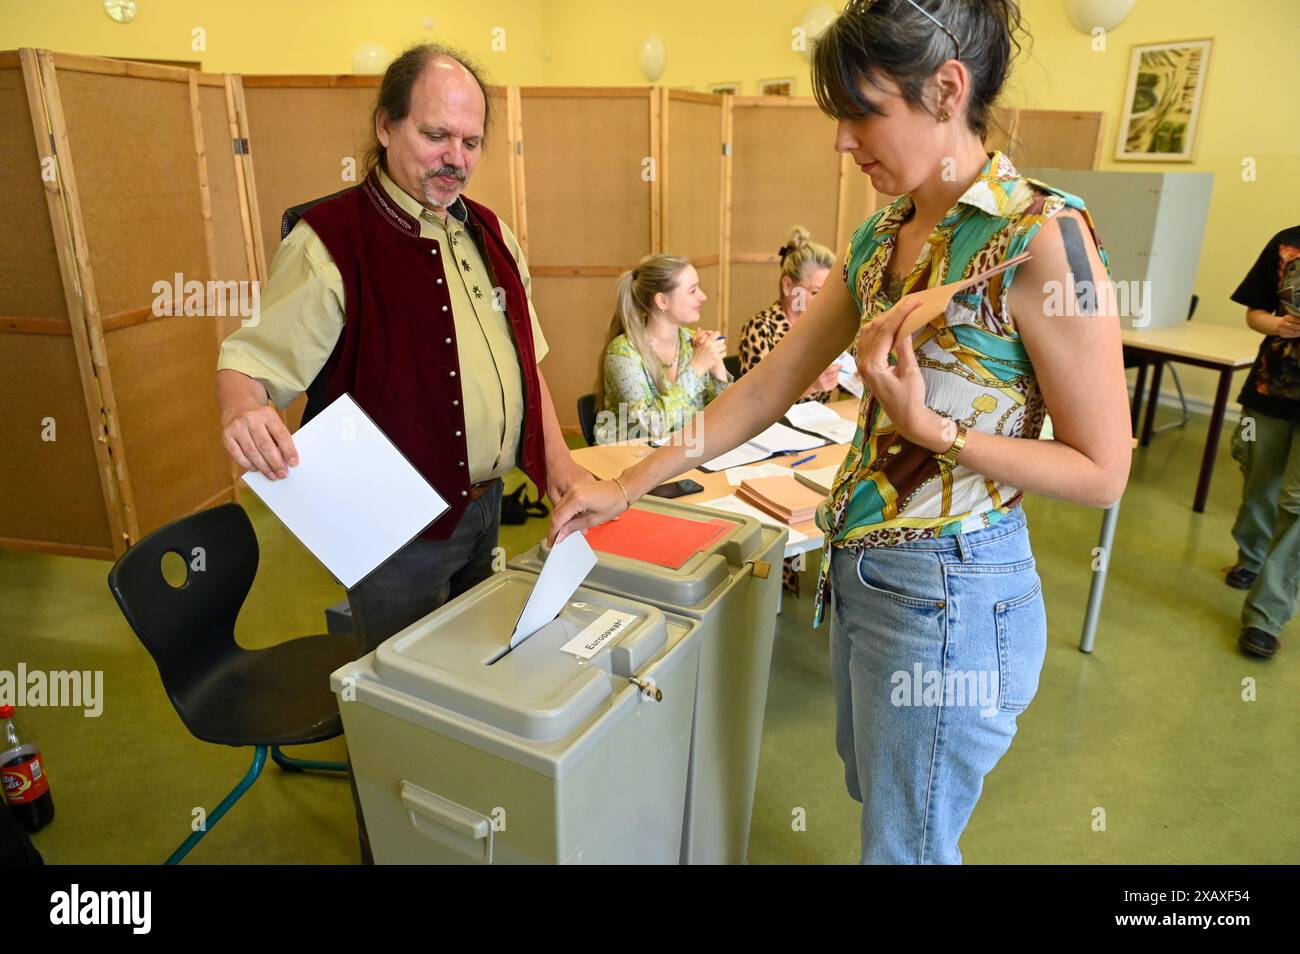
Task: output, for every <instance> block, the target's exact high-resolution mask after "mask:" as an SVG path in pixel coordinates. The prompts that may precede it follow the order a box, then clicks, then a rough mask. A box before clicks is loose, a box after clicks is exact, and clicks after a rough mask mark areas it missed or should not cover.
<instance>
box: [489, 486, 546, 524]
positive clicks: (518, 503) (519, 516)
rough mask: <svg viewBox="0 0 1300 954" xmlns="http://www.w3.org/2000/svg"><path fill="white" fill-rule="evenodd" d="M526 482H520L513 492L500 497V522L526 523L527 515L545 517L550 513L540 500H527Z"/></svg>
mask: <svg viewBox="0 0 1300 954" xmlns="http://www.w3.org/2000/svg"><path fill="white" fill-rule="evenodd" d="M527 490H528V485H527V484H520V485H519V486H518V487H516V488H515V490H514V492H513V493H509V494H505V495H503V496H502V497H501V522H502V523H508V524H515V525H518V524H521V523H527V522H528V518H529V517H545V516H548V515H549V514H550V510H548V509H547V507H546V504H544V503H542V502H541V500H529V499H528V496H527V494H526V493H525V491H527Z"/></svg>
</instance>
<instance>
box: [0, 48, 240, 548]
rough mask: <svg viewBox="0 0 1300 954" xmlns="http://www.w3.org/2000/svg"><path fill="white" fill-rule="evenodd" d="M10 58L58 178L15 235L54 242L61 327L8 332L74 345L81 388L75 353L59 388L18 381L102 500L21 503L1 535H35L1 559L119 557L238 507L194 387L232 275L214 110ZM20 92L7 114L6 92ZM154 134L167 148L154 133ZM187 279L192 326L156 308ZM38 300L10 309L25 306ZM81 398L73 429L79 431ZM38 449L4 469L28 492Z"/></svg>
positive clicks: (47, 61)
mask: <svg viewBox="0 0 1300 954" xmlns="http://www.w3.org/2000/svg"><path fill="white" fill-rule="evenodd" d="M0 57H3V59H2V60H0V65H5V66H8V68H9V69H11V70H12V69H14V68H15V67H17V68H20V69H21V71H22V76H23V82H24V86H25V94H26V96H25V98H26V105H27V109H26V115H27V118H28V119H29V120H30V123H31V126H32V131H33V140H32V141H33V142H34V144H35V146H36V152H35V158H36V160H37V162H38V164H39V167H40V168H41V170H43V171H44V170H50V174H49V175H47V176H43V177H39V181H41V182H42V185H43V189H44V192H45V199H46V203H45V204H46V219H45V222H44V223H43V224H42V223H39V222H36V221H31V222H27V223H15V224H16V225H17V227H18V228H19V229H20V230H23V229H25V230H26V231H27V232H28V233H29V234H31V235H34V236H35V237H36V238H37V239H38V240H39V238H40V236H41V235H48V236H49V237H50V239H51V241H52V244H53V248H54V251H55V253H56V257H57V264H58V273H59V276H60V282H61V285H62V288H63V303H62V308H60V309H58V310H59V311H61V312H62V314H61V315H60V316H58V317H57V318H56V317H51V316H48V315H31V314H28V315H26V316H24V317H23V318H22V320H15V321H6V322H3V327H4V331H5V332H6V334H28V335H53V336H57V337H60V338H62V337H66V338H68V339H70V341H71V343H72V345H73V352H74V354H73V356H71V357H72V358H73V363H74V364H75V379H73V378H70V377H69V376H68V374H70V373H72V364H70V363H69V362H68V361H67V360H66V357H67V356H65V359H63V360H62V361H61V362H56V363H57V364H58V366H59V367H60V368H62V369H63V372H64V373H62V374H59V375H53V376H51V375H50V374H49V368H47V367H40V366H39V365H34V366H31V367H28V368H24V367H22V366H21V365H19V364H14V365H12V366H11V367H10V368H9V369H8V372H7V376H9V377H10V378H11V380H13V381H15V382H16V383H17V386H18V387H21V388H22V389H23V390H24V391H25V393H26V394H28V395H30V396H32V399H33V400H36V401H38V402H46V403H47V404H48V406H50V407H51V408H57V409H59V414H58V415H55V416H52V417H51V418H50V419H51V420H52V421H54V422H55V423H56V424H57V426H58V427H60V428H62V429H63V431H64V433H65V434H66V435H67V436H68V439H69V440H72V441H74V443H78V442H80V441H81V440H85V441H86V442H87V443H88V444H89V446H90V448H93V459H94V461H95V467H96V473H97V475H98V479H97V484H98V486H97V490H98V494H94V495H92V494H91V493H90V492H89V490H88V488H87V487H85V486H84V480H83V481H82V486H80V488H79V489H80V491H81V492H80V494H79V496H78V499H77V500H75V501H72V502H69V501H65V500H63V498H62V496H61V494H62V493H63V490H64V488H63V487H62V486H61V482H60V481H57V480H56V481H51V482H47V483H46V484H45V485H44V486H41V487H31V486H28V487H26V488H25V489H24V490H22V491H21V492H19V493H18V494H17V497H16V499H15V500H14V502H13V503H12V504H10V505H11V506H23V507H25V508H26V511H25V512H24V513H10V514H9V518H10V519H8V520H6V523H7V524H10V525H14V524H17V525H21V526H22V527H23V529H21V530H20V531H19V532H17V533H16V534H9V533H6V534H5V535H4V536H3V538H0V546H4V547H6V548H9V549H20V550H36V551H40V552H50V553H64V554H71V555H78V556H94V557H114V556H117V555H120V554H121V553H122V552H124V551H125V549H126V548H127V547H128V546H129V545H130V544H132V543H134V542H135V541H136V540H138V539H140V537H141V536H143V535H144V534H145V533H148V532H149V531H151V530H153V529H155V528H156V527H158V526H161V525H162V524H164V523H167V522H169V521H170V520H173V519H175V518H177V517H180V516H183V515H184V514H186V513H189V512H192V511H193V510H196V509H201V508H203V507H208V506H212V505H213V504H216V503H219V502H221V501H223V500H229V499H232V498H233V497H234V495H235V475H234V473H233V470H232V468H231V466H230V461H229V457H228V455H227V454H226V452H225V450H224V448H222V446H221V442H220V431H219V424H218V419H217V413H216V406H215V402H214V401H213V399H212V395H211V390H210V388H208V387H195V386H194V384H193V382H195V381H196V380H199V375H200V369H203V370H207V369H210V368H211V367H212V366H213V364H212V363H213V362H215V359H216V349H217V345H218V342H219V340H220V331H219V329H218V330H213V328H212V327H209V326H207V325H205V322H208V321H210V320H212V318H211V316H214V310H213V308H214V304H215V299H214V298H213V297H211V292H212V291H213V289H214V288H215V287H217V286H214V285H213V284H210V282H212V281H213V280H215V279H218V278H220V277H221V276H219V275H217V274H216V273H215V257H214V256H215V250H214V246H213V216H212V212H213V210H212V202H211V192H210V189H209V175H208V164H207V154H206V153H207V147H206V142H205V137H204V130H203V120H202V117H201V116H200V110H199V103H200V99H201V98H202V97H201V94H200V91H199V84H198V82H197V80H196V79H195V77H194V74H193V73H192V72H191V71H189V70H184V69H177V68H171V67H163V66H155V65H151V64H142V63H128V62H123V61H118V60H106V59H100V58H95V57H85V56H73V55H68V54H60V53H51V52H50V51H47V50H34V49H24V50H20V51H18V52H17V54H13V53H10V54H0ZM9 93H10V99H9V103H10V105H11V106H12V104H13V98H12V85H11V86H10V89H9ZM110 107H112V108H110ZM159 128H161V129H162V130H163V131H164V132H165V133H170V135H164V136H162V137H159V136H158V135H157V134H156V132H157V130H158V129H159ZM146 130H148V132H150V133H153V135H145V132H146ZM137 144H146V145H147V148H143V149H139V148H133V147H135V146H136V145H137ZM29 155H30V154H29ZM24 164H25V162H24ZM13 185H14V187H15V188H17V189H25V188H30V183H23V182H21V181H19V182H15V183H14V184H13ZM231 197H232V194H231V193H230V191H229V190H227V192H226V193H225V198H226V199H229V198H231ZM233 197H234V198H235V200H236V201H242V200H240V199H239V197H238V196H237V195H234V196H233ZM46 228H48V230H49V231H48V232H45V229H46ZM45 274H46V280H48V278H49V275H48V271H47V272H46V273H45ZM175 275H180V276H182V278H183V279H184V282H185V283H186V284H185V286H184V287H185V288H186V289H189V288H191V287H196V288H197V291H195V292H194V294H195V295H197V296H198V300H197V307H196V308H195V309H193V310H194V311H197V314H185V311H186V310H188V307H182V308H181V310H180V311H179V313H177V312H171V313H162V312H160V308H159V304H158V302H159V300H160V295H159V291H158V286H159V283H162V285H165V286H167V285H169V283H170V282H171V280H172V279H173V278H174V276H175ZM21 281H22V279H20V282H21ZM192 281H193V282H197V283H198V284H197V286H191V285H190V284H189V283H190V282H192ZM169 290H170V288H169ZM27 291H30V289H28V290H20V293H19V295H18V297H16V298H15V299H14V300H13V302H12V303H13V304H17V305H21V301H20V299H21V295H22V294H25V293H26V292H27ZM186 300H187V301H189V300H190V299H189V293H188V292H187V296H186ZM173 304H174V305H175V306H178V307H180V306H181V305H182V303H181V302H180V301H176V302H173ZM48 305H49V302H48V300H47V301H46V305H45V307H46V309H47V310H50V309H49V308H48ZM20 310H21V308H20ZM216 324H217V323H216V322H215V321H214V322H213V325H214V326H215V325H216ZM5 346H6V347H5V349H4V350H5V354H6V360H8V357H9V356H10V355H11V354H12V355H21V354H25V353H28V352H30V351H31V342H30V341H29V342H28V343H27V344H26V345H24V344H23V343H22V342H20V341H18V340H17V339H8V340H7V341H6V342H5ZM46 350H48V349H46ZM73 387H75V388H76V391H77V392H79V393H80V401H79V403H80V406H81V410H80V411H79V412H78V413H77V415H76V417H77V420H71V419H69V417H68V412H69V411H70V408H69V405H68V404H67V396H68V392H69V391H70V390H71V389H72V388H73ZM82 412H84V421H83V420H82V419H81V413H82ZM59 417H62V418H63V419H62V421H60V420H59ZM60 439H61V438H57V437H56V438H55V439H54V440H53V441H51V443H57V442H58V440H60ZM29 443H30V442H29V441H23V440H20V441H19V442H18V444H17V446H16V447H13V448H11V449H9V451H8V452H9V453H12V454H13V455H14V457H13V459H12V460H11V461H9V462H8V463H7V466H9V467H12V468H14V472H15V473H18V474H19V476H20V479H21V475H22V470H23V468H24V467H26V468H29V469H30V470H31V472H32V473H40V470H41V466H42V465H41V463H40V461H41V459H42V454H41V451H40V450H39V449H34V448H32V447H29V446H28V444H29ZM81 457H82V459H83V460H86V459H89V458H87V457H85V455H84V454H83V455H81ZM70 479H71V481H72V482H73V483H74V484H75V483H77V478H76V477H75V476H74V477H72V478H70ZM92 497H93V499H92ZM69 506H71V509H69Z"/></svg>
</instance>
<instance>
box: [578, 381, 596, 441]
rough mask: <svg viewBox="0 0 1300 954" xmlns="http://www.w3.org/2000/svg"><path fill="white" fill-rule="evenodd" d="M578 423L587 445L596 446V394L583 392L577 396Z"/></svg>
mask: <svg viewBox="0 0 1300 954" xmlns="http://www.w3.org/2000/svg"><path fill="white" fill-rule="evenodd" d="M578 424H579V425H580V426H581V427H582V436H583V438H584V439H585V440H586V441H587V446H588V447H595V446H596V395H594V394H584V395H583V396H582V397H580V398H578Z"/></svg>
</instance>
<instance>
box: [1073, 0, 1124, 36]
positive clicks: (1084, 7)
mask: <svg viewBox="0 0 1300 954" xmlns="http://www.w3.org/2000/svg"><path fill="white" fill-rule="evenodd" d="M1135 3H1137V0H1066V7H1065V9H1066V13H1068V14H1069V16H1070V22H1071V23H1073V24H1074V28H1075V29H1076V30H1078V31H1079V32H1080V33H1088V34H1091V33H1092V31H1093V30H1095V29H1096V28H1097V27H1101V28H1102V29H1103V30H1113V29H1115V27H1117V26H1119V25H1120V24H1121V23H1123V22H1124V18H1125V17H1126V16H1128V15H1129V14H1130V13H1132V12H1133V5H1134V4H1135Z"/></svg>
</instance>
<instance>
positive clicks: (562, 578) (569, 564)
mask: <svg viewBox="0 0 1300 954" xmlns="http://www.w3.org/2000/svg"><path fill="white" fill-rule="evenodd" d="M595 565H596V551H595V550H593V549H592V548H591V544H589V543H588V542H587V538H586V537H584V536H583V535H582V534H581V533H571V534H569V535H568V536H567V537H565V538H564V539H563V540H561V541H560V542H559V543H558V544H556V545H555V546H554V547H552V548H551V552H550V553H548V554H547V556H546V562H545V563H543V564H542V572H541V574H540V575H539V576H538V577H537V585H536V586H534V587H533V592H532V593H531V594H529V596H528V602H527V603H525V604H524V611H523V612H522V613H520V614H519V622H517V623H515V631H514V632H513V633H511V634H510V648H511V649H514V648H515V647H516V646H518V645H519V644H520V643H522V642H523V641H524V640H525V639H527V638H528V637H529V636H531V635H533V633H535V632H537V631H538V630H539V629H541V628H542V627H543V626H545V625H546V624H547V623H549V622H550V621H551V620H553V619H555V617H557V616H559V615H560V610H562V609H564V604H565V603H567V602H569V597H570V596H572V595H573V592H574V590H576V589H577V588H578V587H580V586H582V581H583V580H585V579H586V578H587V574H588V573H590V572H591V570H592V568H593V567H594V566H595Z"/></svg>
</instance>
